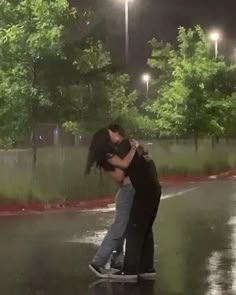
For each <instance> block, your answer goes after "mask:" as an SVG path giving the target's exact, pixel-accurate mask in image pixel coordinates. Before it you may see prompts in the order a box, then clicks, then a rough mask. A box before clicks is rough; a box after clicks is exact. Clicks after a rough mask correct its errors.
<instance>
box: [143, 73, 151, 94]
mask: <svg viewBox="0 0 236 295" xmlns="http://www.w3.org/2000/svg"><path fill="white" fill-rule="evenodd" d="M142 80H143V82H144V83H146V89H147V96H148V93H149V83H150V80H151V76H150V75H149V74H147V73H145V74H143V75H142Z"/></svg>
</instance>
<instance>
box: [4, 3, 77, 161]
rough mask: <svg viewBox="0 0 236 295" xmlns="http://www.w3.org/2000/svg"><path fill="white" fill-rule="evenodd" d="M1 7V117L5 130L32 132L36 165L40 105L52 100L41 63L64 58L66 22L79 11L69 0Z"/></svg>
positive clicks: (7, 4)
mask: <svg viewBox="0 0 236 295" xmlns="http://www.w3.org/2000/svg"><path fill="white" fill-rule="evenodd" d="M0 9H1V12H0V15H1V28H0V43H1V51H0V60H1V66H2V68H1V73H0V75H1V82H0V83H1V84H0V89H1V94H2V95H1V99H2V102H3V103H2V106H3V107H2V109H1V118H0V120H1V121H2V122H5V123H6V124H3V126H4V125H5V126H6V125H7V126H8V127H7V129H8V130H6V128H5V130H4V128H3V132H6V131H7V132H10V131H11V130H12V132H19V130H23V131H24V132H26V133H27V132H32V146H33V151H34V153H33V165H35V164H36V132H35V129H36V126H37V123H38V122H39V118H40V109H41V107H43V106H49V105H50V104H51V101H50V94H49V92H48V90H47V89H46V87H44V85H43V84H42V83H40V79H39V77H40V75H39V73H40V72H39V66H40V63H41V62H42V60H43V59H44V58H45V57H48V56H61V57H62V58H63V54H62V46H63V33H64V29H65V25H66V24H67V22H68V21H69V19H70V18H78V17H79V15H78V13H77V11H76V10H75V9H73V8H72V9H71V8H70V7H69V4H68V2H67V1H66V0H58V1H43V0H34V1H32V0H23V1H7V0H3V1H1V8H0ZM12 115H13V117H12ZM14 119H15V120H14ZM26 126H27V127H26Z"/></svg>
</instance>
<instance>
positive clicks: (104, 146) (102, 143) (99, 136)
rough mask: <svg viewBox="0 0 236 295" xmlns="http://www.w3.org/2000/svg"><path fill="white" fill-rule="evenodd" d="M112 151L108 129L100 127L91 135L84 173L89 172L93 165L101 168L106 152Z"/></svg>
mask: <svg viewBox="0 0 236 295" xmlns="http://www.w3.org/2000/svg"><path fill="white" fill-rule="evenodd" d="M112 151H113V148H112V143H111V140H110V135H109V132H108V129H106V128H102V129H100V130H98V131H97V132H96V133H95V134H94V135H93V138H92V141H91V143H90V147H89V152H88V157H87V164H86V168H85V175H88V174H89V173H90V171H91V168H92V167H93V166H96V167H97V168H99V169H101V168H102V165H103V164H104V161H105V160H106V155H107V154H108V153H112Z"/></svg>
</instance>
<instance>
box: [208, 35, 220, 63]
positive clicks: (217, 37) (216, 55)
mask: <svg viewBox="0 0 236 295" xmlns="http://www.w3.org/2000/svg"><path fill="white" fill-rule="evenodd" d="M210 38H211V40H212V41H214V43H215V58H217V57H218V54H219V48H218V47H219V40H220V33H219V32H217V31H215V32H212V33H211V35H210Z"/></svg>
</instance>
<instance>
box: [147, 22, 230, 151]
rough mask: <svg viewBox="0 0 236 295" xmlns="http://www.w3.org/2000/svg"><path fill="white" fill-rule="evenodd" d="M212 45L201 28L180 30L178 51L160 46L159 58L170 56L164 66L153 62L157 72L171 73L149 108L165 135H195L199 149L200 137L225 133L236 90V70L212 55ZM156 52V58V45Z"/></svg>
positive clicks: (196, 145) (165, 59)
mask: <svg viewBox="0 0 236 295" xmlns="http://www.w3.org/2000/svg"><path fill="white" fill-rule="evenodd" d="M154 45H155V43H154ZM210 46H211V45H210V43H209V40H208V36H207V35H206V34H205V33H204V31H203V30H202V29H201V28H200V27H199V26H196V27H195V28H194V29H188V30H186V29H184V28H180V29H179V35H178V48H177V49H175V50H173V49H172V50H170V46H169V45H166V47H165V46H164V47H163V46H162V47H161V49H159V48H160V47H158V50H159V51H160V50H161V52H162V54H160V52H159V54H158V55H157V56H163V54H164V53H167V55H166V56H165V58H164V63H163V62H161V61H159V60H158V59H157V60H153V58H152V59H151V60H149V64H150V65H151V66H152V67H153V68H154V69H157V72H160V69H161V68H164V69H165V71H167V73H166V74H164V75H165V77H166V79H165V82H164V83H162V84H161V85H160V89H159V91H158V93H157V98H156V99H155V100H154V102H153V103H152V104H151V105H150V106H148V108H147V109H148V110H149V111H151V112H152V114H154V115H156V122H157V125H158V127H159V128H160V131H161V134H162V135H165V136H166V135H167V136H177V137H178V136H181V135H182V136H184V135H187V136H193V137H194V141H195V148H196V150H197V148H198V138H199V137H200V136H210V137H212V138H217V137H219V136H221V135H223V134H224V133H225V128H226V122H225V119H224V116H223V113H225V112H228V111H230V109H231V106H232V99H231V97H232V94H233V93H234V91H235V89H234V87H235V80H234V78H233V77H234V76H235V75H234V73H233V72H234V71H233V70H232V69H231V70H230V69H229V66H228V65H227V63H226V62H225V61H224V59H223V57H219V58H218V59H215V58H214V57H213V56H212V54H211V48H210ZM153 51H154V53H153V54H152V56H155V55H156V51H157V49H156V45H155V46H154V49H153ZM163 64H164V65H165V66H162V65H163Z"/></svg>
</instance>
